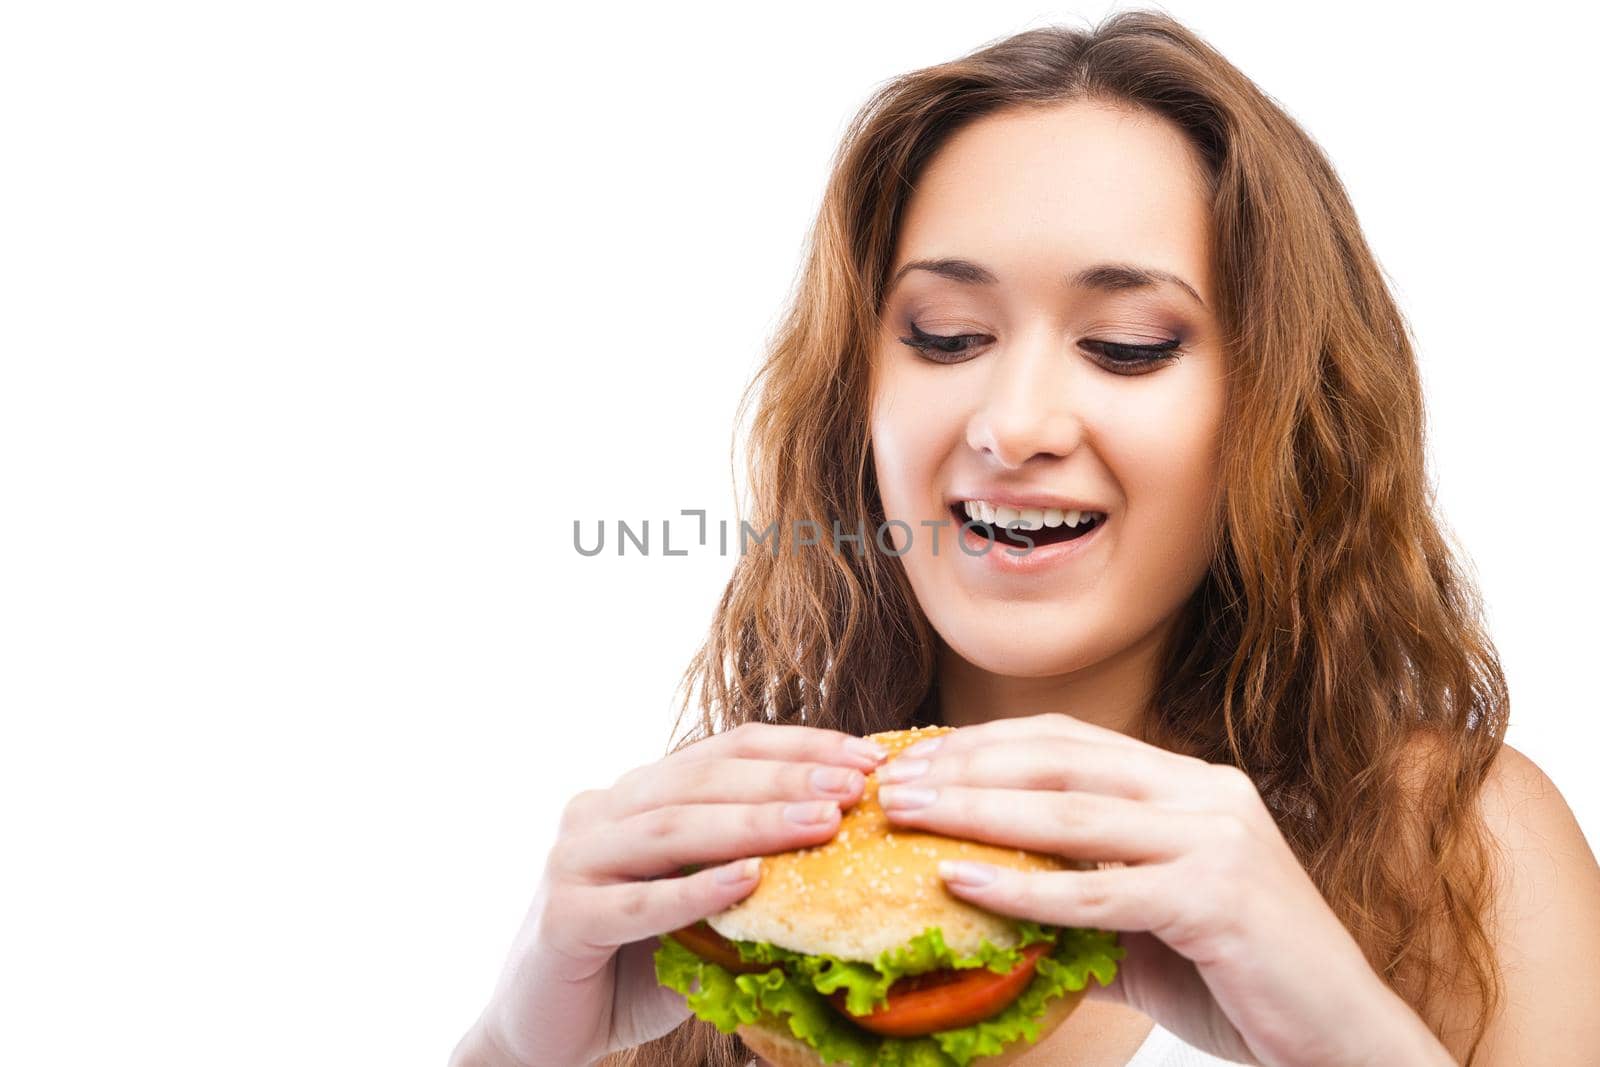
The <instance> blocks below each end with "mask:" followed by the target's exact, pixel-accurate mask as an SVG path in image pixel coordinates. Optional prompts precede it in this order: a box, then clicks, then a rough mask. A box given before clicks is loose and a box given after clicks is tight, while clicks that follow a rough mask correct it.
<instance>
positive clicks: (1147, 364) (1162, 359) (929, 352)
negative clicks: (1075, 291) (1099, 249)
mask: <svg viewBox="0 0 1600 1067" xmlns="http://www.w3.org/2000/svg"><path fill="white" fill-rule="evenodd" d="M911 332H912V334H914V335H915V336H912V337H902V338H900V343H901V344H903V345H905V346H906V347H907V348H913V349H915V350H916V351H918V352H920V353H921V354H922V355H923V356H924V357H925V358H926V359H928V360H929V361H930V362H933V363H944V364H951V363H960V362H962V360H961V359H959V358H955V359H945V358H941V357H940V356H938V355H934V354H933V353H935V352H938V353H942V354H943V355H944V356H956V357H959V356H961V355H963V354H965V353H966V352H967V351H968V350H969V349H971V348H973V347H975V346H973V345H971V344H963V345H961V347H959V348H956V349H953V350H952V349H949V348H945V347H942V346H944V345H946V344H949V343H950V342H952V341H967V340H969V339H970V338H973V337H985V336H987V335H986V334H981V333H962V334H955V335H954V336H949V337H946V336H944V335H942V334H936V333H924V332H923V330H922V328H921V327H919V326H918V325H917V324H916V323H914V322H913V323H911ZM1082 343H1083V344H1085V345H1090V346H1093V348H1094V350H1096V351H1100V352H1107V353H1137V356H1136V358H1133V359H1128V358H1120V357H1113V356H1105V357H1103V358H1102V360H1101V362H1102V363H1104V364H1109V365H1110V369H1111V372H1112V373H1113V374H1124V375H1128V374H1147V373H1149V371H1151V370H1154V369H1155V368H1156V367H1158V366H1161V365H1163V364H1166V363H1172V362H1175V361H1176V360H1177V359H1178V357H1179V355H1180V354H1181V352H1182V349H1181V348H1180V347H1179V346H1180V345H1181V344H1182V342H1181V341H1180V340H1179V339H1178V338H1176V337H1173V338H1169V339H1167V340H1165V341H1163V342H1161V343H1160V344H1158V345H1125V344H1118V343H1117V342H1115V341H1084V342H1082ZM1117 368H1137V369H1117Z"/></svg>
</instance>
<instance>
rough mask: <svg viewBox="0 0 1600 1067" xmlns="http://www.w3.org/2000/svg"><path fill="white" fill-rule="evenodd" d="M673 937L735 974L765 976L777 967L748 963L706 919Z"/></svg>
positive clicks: (769, 964)
mask: <svg viewBox="0 0 1600 1067" xmlns="http://www.w3.org/2000/svg"><path fill="white" fill-rule="evenodd" d="M672 937H673V938H675V939H676V940H677V941H678V942H679V943H680V944H682V945H683V947H684V948H686V949H688V950H689V951H690V952H693V953H694V954H695V955H696V956H699V957H700V958H701V959H703V960H710V961H711V962H712V963H715V964H716V965H717V966H719V967H721V968H723V969H724V970H728V971H732V972H733V973H734V974H765V973H767V972H768V971H770V970H771V969H772V968H773V967H775V966H777V964H773V963H746V962H745V961H744V959H743V958H742V957H741V956H740V955H739V950H738V949H736V948H734V947H733V942H732V941H729V940H728V939H727V938H725V937H723V936H722V935H721V934H719V933H717V932H716V931H715V930H713V929H711V926H710V924H709V923H707V922H706V921H705V920H704V919H701V920H700V921H699V922H697V923H690V924H689V925H688V926H685V927H684V928H683V929H681V930H674V931H672Z"/></svg>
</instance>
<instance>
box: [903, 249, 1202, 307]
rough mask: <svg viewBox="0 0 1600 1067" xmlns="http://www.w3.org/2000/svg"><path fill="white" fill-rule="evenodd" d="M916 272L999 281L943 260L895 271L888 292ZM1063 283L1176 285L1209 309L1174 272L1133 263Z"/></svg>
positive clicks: (1099, 267) (982, 270) (976, 266)
mask: <svg viewBox="0 0 1600 1067" xmlns="http://www.w3.org/2000/svg"><path fill="white" fill-rule="evenodd" d="M914 270H925V271H928V272H929V273H931V274H937V275H938V276H939V277H941V278H948V279H950V280H951V281H953V282H960V283H961V284H963V285H995V284H997V283H998V282H999V281H1000V279H999V278H997V277H996V276H995V273H994V272H993V271H991V270H989V269H988V268H987V267H985V266H983V265H982V264H980V263H974V262H973V261H972V260H970V259H955V258H951V257H942V258H939V259H914V260H912V261H911V262H910V263H907V264H906V265H905V266H903V267H901V268H900V269H899V270H897V271H895V275H894V279H893V280H892V281H890V282H889V288H890V289H891V290H892V289H893V288H894V287H895V286H896V285H898V284H900V279H901V278H903V277H905V276H906V275H907V274H909V273H910V272H912V271H914ZM1063 280H1064V281H1065V282H1066V284H1068V285H1070V286H1073V287H1075V288H1078V289H1099V290H1102V291H1104V292H1111V293H1114V292H1121V291H1122V290H1125V289H1152V288H1156V287H1158V286H1161V285H1164V284H1165V285H1173V286H1176V287H1177V288H1179V289H1181V290H1183V292H1185V293H1187V294H1189V297H1190V298H1191V299H1193V300H1194V302H1195V303H1197V304H1199V305H1200V306H1201V307H1205V306H1206V302H1205V301H1204V300H1202V299H1200V294H1199V293H1198V292H1196V291H1195V287H1194V286H1192V285H1190V284H1189V283H1188V282H1186V281H1184V280H1183V278H1182V277H1180V276H1179V275H1176V274H1173V273H1172V272H1171V271H1165V270H1158V269H1157V268H1155V267H1139V266H1135V265H1133V264H1131V263H1096V264H1094V265H1093V266H1089V267H1085V268H1083V269H1082V270H1080V271H1078V272H1077V273H1076V274H1071V275H1068V276H1067V277H1066V278H1065V279H1063Z"/></svg>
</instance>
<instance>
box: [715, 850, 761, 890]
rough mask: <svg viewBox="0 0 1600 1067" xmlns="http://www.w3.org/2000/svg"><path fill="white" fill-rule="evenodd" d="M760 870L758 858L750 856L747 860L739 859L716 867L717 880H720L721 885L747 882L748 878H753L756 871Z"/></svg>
mask: <svg viewBox="0 0 1600 1067" xmlns="http://www.w3.org/2000/svg"><path fill="white" fill-rule="evenodd" d="M760 871H761V860H760V858H759V857H751V858H750V859H747V860H739V861H738V862H736V863H730V864H727V865H726V866H723V867H719V868H717V881H719V882H721V883H722V884H723V885H734V884H735V883H738V882H748V881H749V880H750V879H752V878H754V877H755V876H756V875H757V874H758V873H760Z"/></svg>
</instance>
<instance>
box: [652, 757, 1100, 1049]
mask: <svg viewBox="0 0 1600 1067" xmlns="http://www.w3.org/2000/svg"><path fill="white" fill-rule="evenodd" d="M947 732H949V728H948V727H938V726H933V727H923V728H920V729H914V730H897V731H893V732H889V733H880V734H874V735H872V740H874V741H876V742H878V744H880V745H882V746H883V748H884V749H886V750H887V751H888V753H889V759H890V760H893V759H895V758H897V757H898V755H899V753H900V752H901V751H903V750H904V749H905V748H906V747H908V746H909V745H912V744H914V743H916V742H917V741H920V740H922V739H923V738H926V737H933V736H936V735H938V734H941V733H947ZM886 762H887V761H886ZM877 794H878V783H877V775H876V774H875V773H873V774H869V775H867V783H866V788H865V789H864V790H863V791H862V794H861V799H860V800H859V801H857V802H856V803H855V804H854V805H853V806H851V807H850V808H849V809H847V810H846V811H845V812H844V816H843V818H842V819H841V820H840V824H839V830H838V833H836V834H835V835H834V837H833V838H832V839H831V840H829V841H827V842H824V843H823V844H820V845H816V846H813V847H809V848H802V849H797V850H794V851H791V852H782V853H777V854H774V855H769V856H766V857H765V858H764V859H763V861H762V867H763V870H762V876H761V882H760V883H759V884H758V885H757V886H756V888H755V889H754V890H753V891H752V892H751V893H750V894H749V895H748V896H746V897H745V898H744V899H742V900H740V901H739V902H738V903H737V904H735V905H734V906H733V907H731V908H728V909H727V910H725V911H723V912H721V913H719V914H717V915H713V916H711V917H710V918H708V919H705V920H703V921H701V922H698V923H694V924H692V925H690V926H687V927H684V928H683V929H680V930H674V931H672V932H671V933H669V934H664V935H662V937H661V943H660V947H659V948H658V949H657V950H656V954H655V967H656V978H657V980H658V981H659V982H660V983H661V984H662V985H665V986H668V987H669V988H672V989H675V990H677V991H678V992H679V993H682V994H683V995H684V996H685V998H686V1000H687V1003H688V1006H689V1009H690V1010H691V1011H692V1012H693V1013H694V1014H695V1015H696V1016H697V1017H699V1018H701V1019H704V1020H706V1021H707V1022H710V1023H712V1024H713V1025H715V1026H716V1027H717V1029H719V1030H720V1031H722V1032H723V1033H734V1032H737V1033H738V1034H739V1036H740V1037H741V1038H742V1039H743V1040H744V1043H745V1044H746V1045H747V1046H749V1047H750V1049H751V1050H752V1051H754V1052H755V1053H756V1054H757V1055H759V1056H761V1057H762V1058H764V1059H766V1060H767V1061H769V1062H771V1063H772V1064H774V1065H776V1067H822V1065H838V1064H847V1065H849V1067H968V1065H971V1064H977V1065H978V1067H1002V1065H1004V1064H1009V1063H1012V1062H1014V1061H1015V1060H1016V1059H1018V1058H1019V1057H1021V1056H1022V1055H1023V1054H1024V1053H1025V1052H1026V1051H1027V1050H1028V1047H1029V1046H1030V1045H1032V1044H1034V1043H1035V1042H1037V1041H1038V1040H1040V1039H1041V1038H1043V1037H1044V1036H1046V1035H1048V1034H1049V1033H1050V1032H1051V1031H1052V1030H1054V1029H1055V1028H1056V1027H1057V1026H1059V1025H1060V1024H1061V1023H1062V1022H1063V1021H1064V1020H1065V1019H1066V1018H1067V1016H1068V1015H1069V1014H1070V1013H1071V1012H1072V1010H1073V1009H1074V1008H1075V1007H1077V1005H1078V1002H1079V1001H1080V1000H1081V999H1082V997H1083V995H1084V993H1085V992H1086V991H1087V989H1088V984H1089V978H1090V977H1091V976H1093V977H1094V978H1095V979H1096V980H1097V981H1098V982H1099V983H1100V984H1101V985H1102V986H1104V985H1109V984H1110V983H1111V981H1112V980H1113V979H1114V978H1115V977H1116V973H1117V961H1118V960H1120V959H1121V958H1122V956H1123V950H1122V949H1121V948H1120V947H1119V946H1118V945H1117V940H1116V934H1115V933H1113V932H1110V931H1103V930H1090V929H1077V928H1072V927H1057V926H1049V925H1044V924H1040V923H1035V922H1031V921H1028V920H1019V919H1014V918H1010V917H1008V916H1001V915H997V914H994V913H992V912H988V911H985V910H984V909H982V908H979V907H977V906H975V905H973V904H971V903H969V902H967V901H964V900H962V899H960V898H958V897H956V896H954V895H953V894H951V893H950V891H949V890H948V889H946V888H945V885H944V880H943V879H942V878H941V877H940V876H939V872H938V864H939V861H940V860H947V859H948V860H972V861H977V862H981V863H991V864H995V865H997V866H1006V867H1012V868H1016V869H1019V870H1025V871H1038V870H1061V869H1070V868H1083V867H1087V866H1093V865H1092V864H1086V863H1081V862H1074V861H1069V860H1065V859H1062V858H1060V857H1056V856H1049V855H1043V854H1040V853H1035V852H1028V851H1023V850H1019V849H1010V848H1001V847H998V846H995V845H990V844H984V843H981V842H976V841H966V840H961V839H957V838H952V837H946V836H943V835H940V834H932V833H926V832H923V831H913V830H907V829H904V828H892V827H891V825H890V823H889V820H888V817H887V816H886V815H885V814H884V811H883V808H882V807H881V806H880V805H879V804H878V801H877Z"/></svg>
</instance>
